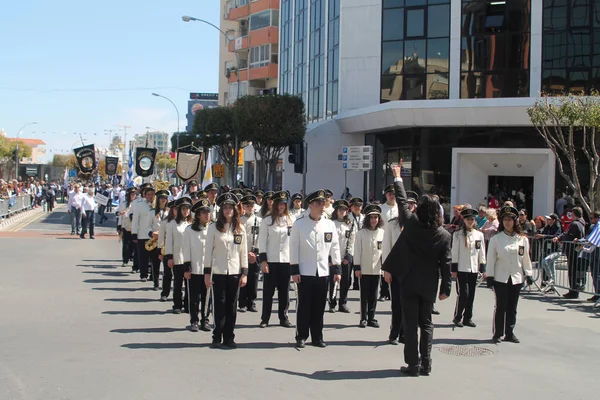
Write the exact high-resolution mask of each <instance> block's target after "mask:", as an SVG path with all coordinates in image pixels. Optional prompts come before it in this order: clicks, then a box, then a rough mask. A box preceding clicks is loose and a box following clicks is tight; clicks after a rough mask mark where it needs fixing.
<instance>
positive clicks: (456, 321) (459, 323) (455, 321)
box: [452, 318, 464, 328]
mask: <svg viewBox="0 0 600 400" xmlns="http://www.w3.org/2000/svg"><path fill="white" fill-rule="evenodd" d="M452 323H453V324H454V325H456V326H458V327H459V328H463V327H464V325H463V323H462V322H460V319H456V318H454V319H453V320H452Z"/></svg>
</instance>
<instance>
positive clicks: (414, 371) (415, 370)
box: [400, 365, 419, 376]
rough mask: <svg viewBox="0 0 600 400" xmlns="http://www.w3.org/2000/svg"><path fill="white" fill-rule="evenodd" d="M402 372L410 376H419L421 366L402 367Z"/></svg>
mask: <svg viewBox="0 0 600 400" xmlns="http://www.w3.org/2000/svg"><path fill="white" fill-rule="evenodd" d="M400 372H401V373H403V374H404V375H408V376H419V366H418V365H415V366H412V367H411V366H408V367H400Z"/></svg>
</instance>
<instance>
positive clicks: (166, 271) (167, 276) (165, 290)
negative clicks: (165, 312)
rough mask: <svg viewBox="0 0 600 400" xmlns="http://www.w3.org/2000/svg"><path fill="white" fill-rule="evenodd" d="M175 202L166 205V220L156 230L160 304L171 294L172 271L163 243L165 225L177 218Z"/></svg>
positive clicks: (165, 237) (165, 235)
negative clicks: (160, 271) (161, 267)
mask: <svg viewBox="0 0 600 400" xmlns="http://www.w3.org/2000/svg"><path fill="white" fill-rule="evenodd" d="M175 202H176V200H172V201H170V202H169V203H168V204H167V208H168V209H169V213H168V214H167V219H166V220H164V221H163V223H162V224H160V229H159V230H158V245H159V246H160V249H161V252H160V256H159V258H160V259H161V260H162V264H163V281H162V283H163V287H162V292H161V293H160V301H162V302H165V301H167V299H168V298H169V294H171V284H172V282H173V270H172V269H171V268H169V260H167V257H165V255H166V254H167V248H166V243H165V242H166V239H167V225H169V222H171V221H173V220H174V219H175V218H177V207H175Z"/></svg>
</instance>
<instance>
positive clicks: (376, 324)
mask: <svg viewBox="0 0 600 400" xmlns="http://www.w3.org/2000/svg"><path fill="white" fill-rule="evenodd" d="M367 325H368V326H370V327H371V328H379V322H377V320H376V319H372V320H370V321H369V322H368V323H367Z"/></svg>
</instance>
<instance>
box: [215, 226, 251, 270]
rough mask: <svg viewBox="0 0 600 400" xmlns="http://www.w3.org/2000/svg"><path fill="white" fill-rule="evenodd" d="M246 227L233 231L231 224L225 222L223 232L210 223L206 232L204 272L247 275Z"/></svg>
mask: <svg viewBox="0 0 600 400" xmlns="http://www.w3.org/2000/svg"><path fill="white" fill-rule="evenodd" d="M245 238H246V229H244V227H243V226H242V227H241V229H240V233H239V234H238V233H233V230H232V229H231V224H225V232H220V231H218V230H217V224H211V225H210V226H209V227H208V232H207V234H206V254H205V255H204V273H205V274H210V273H212V274H216V275H239V274H242V275H248V246H247V244H246V240H244V239H245Z"/></svg>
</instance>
